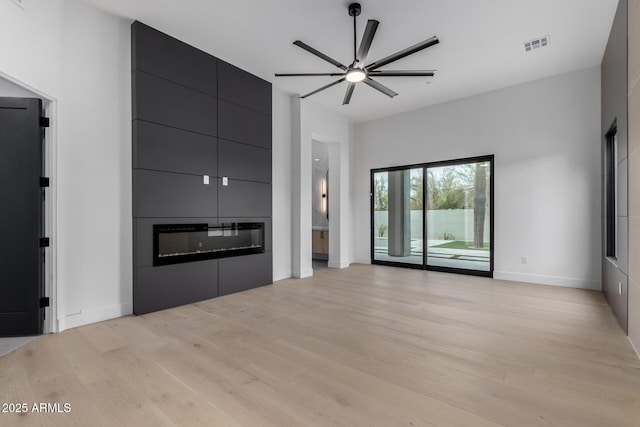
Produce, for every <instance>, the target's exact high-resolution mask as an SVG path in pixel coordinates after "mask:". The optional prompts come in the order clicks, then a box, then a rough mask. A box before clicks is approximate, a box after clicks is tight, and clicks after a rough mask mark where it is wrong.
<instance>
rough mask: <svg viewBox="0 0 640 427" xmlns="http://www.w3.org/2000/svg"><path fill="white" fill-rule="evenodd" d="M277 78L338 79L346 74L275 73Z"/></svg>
mask: <svg viewBox="0 0 640 427" xmlns="http://www.w3.org/2000/svg"><path fill="white" fill-rule="evenodd" d="M274 75H275V76H276V77H306V76H325V77H338V76H344V73H275V74H274Z"/></svg>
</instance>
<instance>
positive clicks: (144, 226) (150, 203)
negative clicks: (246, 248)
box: [131, 22, 272, 314]
mask: <svg viewBox="0 0 640 427" xmlns="http://www.w3.org/2000/svg"><path fill="white" fill-rule="evenodd" d="M131 30H132V37H131V40H132V94H133V117H132V118H133V146H132V158H133V159H132V160H133V162H132V163H133V227H134V230H133V242H134V248H133V249H134V284H133V287H134V300H133V305H134V313H136V314H143V313H148V312H150V311H156V310H161V309H164V308H169V307H173V306H177V305H182V304H187V303H191V302H195V301H200V300H203V299H207V298H213V297H216V296H218V295H221V294H228V293H232V292H238V291H242V290H246V289H251V288H254V287H257V286H263V285H266V284H270V283H271V281H272V264H271V263H272V261H271V260H272V255H271V237H272V231H271V84H270V83H268V82H266V81H264V80H262V79H260V78H258V77H256V76H253V75H251V74H250V73H247V72H246V71H243V70H240V69H239V68H237V67H234V66H233V65H230V64H227V63H225V62H223V61H220V60H218V59H217V58H215V57H213V56H211V55H208V54H207V53H205V52H202V51H200V50H198V49H196V48H194V47H192V46H189V45H187V44H185V43H183V42H181V41H179V40H176V39H174V38H172V37H170V36H168V35H166V34H163V33H161V32H159V31H157V30H154V29H153V28H151V27H148V26H146V25H144V24H142V23H140V22H134V23H133V25H132V27H131ZM205 176H206V177H205ZM222 177H227V179H228V185H222ZM207 178H208V184H207ZM234 222H261V223H264V224H265V229H264V247H265V253H260V254H255V255H242V256H236V257H230V258H221V259H211V260H206V261H196V262H186V263H181V264H172V265H163V266H153V250H154V247H153V240H154V236H153V226H154V225H158V224H210V225H213V224H220V223H234ZM220 289H222V290H223V291H224V292H220Z"/></svg>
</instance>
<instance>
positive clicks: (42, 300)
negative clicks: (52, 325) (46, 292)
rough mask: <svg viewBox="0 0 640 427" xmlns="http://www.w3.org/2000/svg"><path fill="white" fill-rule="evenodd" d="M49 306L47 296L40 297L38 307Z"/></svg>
mask: <svg viewBox="0 0 640 427" xmlns="http://www.w3.org/2000/svg"><path fill="white" fill-rule="evenodd" d="M45 307H49V297H42V298H40V308H45Z"/></svg>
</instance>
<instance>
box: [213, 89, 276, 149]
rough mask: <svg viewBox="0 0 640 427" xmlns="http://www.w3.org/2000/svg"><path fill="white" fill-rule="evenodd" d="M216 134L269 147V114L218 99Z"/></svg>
mask: <svg viewBox="0 0 640 427" xmlns="http://www.w3.org/2000/svg"><path fill="white" fill-rule="evenodd" d="M218 109H219V111H218V121H219V127H218V136H219V137H220V138H224V139H227V140H230V141H237V142H244V143H245V144H251V145H256V146H259V147H263V148H269V149H271V116H269V115H266V114H263V113H259V112H257V111H254V110H249V109H247V108H245V107H241V106H239V105H236V104H232V103H229V102H226V101H223V100H221V99H220V100H219V101H218Z"/></svg>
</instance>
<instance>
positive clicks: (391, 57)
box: [364, 36, 440, 70]
mask: <svg viewBox="0 0 640 427" xmlns="http://www.w3.org/2000/svg"><path fill="white" fill-rule="evenodd" d="M438 43H440V40H438V38H437V37H436V36H433V37H431V38H430V39H427V40H425V41H422V42H420V43H417V44H414V45H413V46H411V47H408V48H406V49H404V50H401V51H400V52H396V53H394V54H393V55H389V56H387V57H386V58H383V59H381V60H379V61H376V62H373V63H371V64H369V65H367V66H366V67H364V68H365V69H366V70H375V69H376V68H380V67H382V66H384V65H387V64H390V63H392V62H395V61H397V60H399V59H402V58H404V57H406V56H409V55H411V54H414V53H416V52H419V51H421V50H423V49H426V48H428V47H429V46H433V45H434V44H438Z"/></svg>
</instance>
